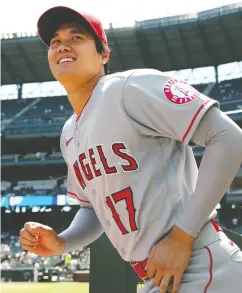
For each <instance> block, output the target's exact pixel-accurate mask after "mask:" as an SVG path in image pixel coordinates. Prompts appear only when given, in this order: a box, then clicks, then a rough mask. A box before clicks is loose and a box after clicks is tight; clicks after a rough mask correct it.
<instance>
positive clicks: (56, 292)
mask: <svg viewBox="0 0 242 293" xmlns="http://www.w3.org/2000/svg"><path fill="white" fill-rule="evenodd" d="M47 292H48V293H70V292H71V293H88V292H89V283H15V282H11V283H1V293H47Z"/></svg>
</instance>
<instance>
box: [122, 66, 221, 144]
mask: <svg viewBox="0 0 242 293" xmlns="http://www.w3.org/2000/svg"><path fill="white" fill-rule="evenodd" d="M123 106H124V111H125V112H126V114H127V115H128V117H129V119H131V121H132V123H133V125H134V126H135V127H136V128H137V130H138V131H139V132H140V133H141V134H142V135H145V136H153V137H154V136H156V137H157V136H161V137H168V138H172V139H175V140H179V141H182V142H184V143H186V144H189V142H190V140H191V138H192V136H193V134H194V132H195V130H196V128H197V126H198V125H199V122H200V121H201V119H202V117H203V116H204V114H205V113H206V112H207V111H208V109H210V108H211V107H212V106H219V103H218V102H217V101H216V100H213V99H211V98H209V97H207V96H205V95H203V94H202V93H200V92H198V91H197V90H196V89H195V88H194V87H192V86H191V85H189V84H187V83H186V82H185V81H182V80H178V79H173V78H169V77H167V76H165V75H163V73H161V72H160V71H158V70H153V69H141V70H137V71H135V72H134V73H133V74H132V75H130V77H129V78H128V79H127V80H126V82H125V84H124V87H123Z"/></svg>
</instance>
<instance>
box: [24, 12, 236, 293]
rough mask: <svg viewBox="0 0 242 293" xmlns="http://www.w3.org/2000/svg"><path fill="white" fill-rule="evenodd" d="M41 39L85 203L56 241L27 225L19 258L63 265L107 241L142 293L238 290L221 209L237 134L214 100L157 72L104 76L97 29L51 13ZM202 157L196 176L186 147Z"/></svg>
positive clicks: (74, 190) (73, 189)
mask: <svg viewBox="0 0 242 293" xmlns="http://www.w3.org/2000/svg"><path fill="white" fill-rule="evenodd" d="M38 32H39V36H40V38H41V39H42V41H43V42H44V43H45V44H46V46H48V48H49V49H48V61H49V65H50V69H51V71H52V73H53V75H54V77H55V78H56V80H58V81H59V82H60V83H61V84H62V85H63V86H64V87H65V89H66V91H67V94H68V99H69V102H70V103H71V105H72V107H73V110H74V113H73V115H72V116H71V117H70V118H69V119H68V120H67V122H66V123H65V125H64V127H63V131H62V135H61V150H62V154H63V157H64V159H65V161H66V163H67V166H68V178H67V181H68V194H69V195H70V196H72V197H74V198H76V199H77V200H78V201H79V203H80V206H81V208H80V210H79V211H78V212H77V214H76V216H75V218H74V219H73V222H72V223H71V225H70V226H69V227H68V229H66V230H65V231H63V232H62V233H60V234H59V235H57V234H56V233H55V231H54V230H53V229H52V228H50V227H48V226H45V225H42V224H40V223H35V222H28V223H26V224H25V225H24V228H23V229H22V230H21V231H20V235H21V238H20V241H21V244H22V248H23V249H27V250H30V251H32V252H34V253H36V254H37V255H42V256H47V255H48V256H51V255H60V254H61V253H63V252H68V251H70V250H73V249H77V248H78V247H83V246H86V245H88V244H90V243H91V242H93V241H94V240H96V239H97V238H98V237H99V236H100V235H101V234H102V233H103V232H105V233H106V234H107V236H108V237H109V239H110V241H111V242H112V244H113V246H114V247H115V248H116V249H117V251H118V252H119V254H120V256H121V257H122V258H123V259H124V260H125V261H128V262H131V264H132V266H133V267H134V269H135V271H136V272H137V274H138V275H139V276H140V278H142V279H143V280H145V283H144V287H143V288H142V289H141V292H142V293H158V292H161V293H164V292H172V293H175V292H179V293H196V292H199V293H201V292H207V293H228V292H240V291H241V287H242V278H241V276H242V252H241V251H240V249H239V248H238V246H237V245H236V244H235V243H233V242H232V241H230V240H229V239H228V238H227V237H226V235H225V234H224V233H223V231H222V229H221V228H220V227H219V226H218V224H216V222H215V221H214V218H215V216H216V210H215V207H216V205H217V204H218V202H219V201H220V200H221V198H222V196H223V194H224V193H225V192H226V190H227V188H228V187H229V185H230V184H231V182H232V180H233V178H234V177H235V174H236V172H237V170H238V169H239V167H240V164H241V161H242V147H241V145H242V131H241V129H240V128H239V127H238V126H237V125H236V124H235V123H234V122H233V121H232V120H231V119H229V118H228V117H227V116H226V115H225V114H224V113H222V112H221V111H220V110H219V105H218V102H217V101H215V100H213V99H210V98H208V97H206V96H204V95H203V94H201V93H199V92H198V91H197V90H195V89H194V88H193V87H192V86H190V85H189V84H187V83H186V82H184V81H181V80H177V79H173V78H169V77H167V76H165V75H164V74H163V73H162V72H160V71H157V70H152V69H138V70H130V71H125V72H120V73H115V74H112V75H105V73H106V70H107V63H108V60H109V57H110V50H109V47H108V43H107V38H106V34H105V32H104V30H103V28H102V25H101V23H100V21H99V20H97V19H96V18H94V17H92V16H90V15H88V14H84V13H80V12H78V11H75V10H72V9H71V8H68V7H54V8H51V9H49V10H47V11H46V12H45V13H44V14H42V16H41V17H40V19H39V21H38ZM193 144H198V145H201V146H204V147H206V148H205V151H204V155H203V158H202V161H201V165H200V168H199V171H198V169H197V166H196V162H195V158H194V155H193V152H192V148H191V145H193Z"/></svg>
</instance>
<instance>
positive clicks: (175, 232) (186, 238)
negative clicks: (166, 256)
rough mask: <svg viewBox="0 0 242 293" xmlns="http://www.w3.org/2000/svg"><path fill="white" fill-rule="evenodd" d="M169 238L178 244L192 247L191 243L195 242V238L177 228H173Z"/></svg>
mask: <svg viewBox="0 0 242 293" xmlns="http://www.w3.org/2000/svg"><path fill="white" fill-rule="evenodd" d="M169 237H171V238H172V239H174V240H175V241H179V243H181V244H184V245H188V246H192V244H193V242H194V241H195V239H196V238H195V237H193V236H191V235H190V234H188V233H186V232H185V231H184V230H182V229H181V228H180V227H178V226H176V225H175V226H174V227H173V228H172V230H171V232H170V234H169Z"/></svg>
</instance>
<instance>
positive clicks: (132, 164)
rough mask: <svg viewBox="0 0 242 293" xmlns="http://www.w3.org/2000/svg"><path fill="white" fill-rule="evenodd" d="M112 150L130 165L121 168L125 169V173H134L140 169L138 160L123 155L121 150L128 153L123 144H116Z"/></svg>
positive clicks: (125, 154)
mask: <svg viewBox="0 0 242 293" xmlns="http://www.w3.org/2000/svg"><path fill="white" fill-rule="evenodd" d="M112 149H113V152H114V153H115V155H117V156H119V157H120V158H122V159H123V160H126V161H127V162H128V163H129V164H128V165H122V164H121V167H122V168H123V170H124V171H134V170H137V169H138V163H137V162H136V160H135V159H134V158H133V157H131V156H130V155H128V154H127V153H123V152H121V151H120V150H126V151H127V149H126V147H125V145H124V144H123V143H114V144H113V145H112Z"/></svg>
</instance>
